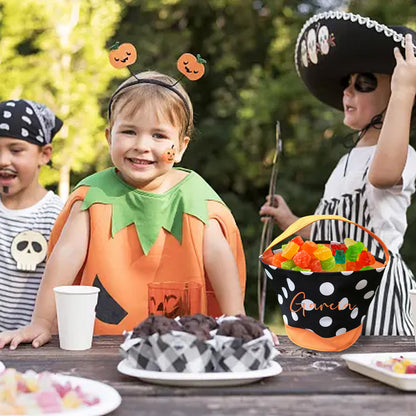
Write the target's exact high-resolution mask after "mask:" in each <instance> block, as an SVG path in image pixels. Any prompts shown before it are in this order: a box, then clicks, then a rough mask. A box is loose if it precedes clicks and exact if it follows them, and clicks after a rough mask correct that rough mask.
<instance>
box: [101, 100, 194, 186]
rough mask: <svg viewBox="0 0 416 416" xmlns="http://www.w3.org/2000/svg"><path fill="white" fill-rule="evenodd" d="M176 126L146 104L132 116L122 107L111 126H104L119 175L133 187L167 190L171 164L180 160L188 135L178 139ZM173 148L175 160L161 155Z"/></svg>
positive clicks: (170, 176) (112, 158)
mask: <svg viewBox="0 0 416 416" xmlns="http://www.w3.org/2000/svg"><path fill="white" fill-rule="evenodd" d="M179 133H180V129H179V127H177V126H175V125H174V124H172V121H171V120H169V119H168V118H167V117H165V116H164V115H163V114H158V113H157V112H156V111H155V110H154V109H153V108H152V107H151V104H149V105H145V104H144V105H142V106H141V107H139V109H138V110H137V111H136V112H135V113H133V114H132V115H130V114H128V110H126V108H123V109H121V110H120V111H119V112H118V114H117V117H116V118H115V120H114V123H113V125H112V127H111V129H110V128H109V127H108V128H107V129H106V137H107V141H108V143H109V146H110V156H111V160H112V161H113V164H114V166H115V167H116V168H117V170H118V174H119V175H120V177H121V178H122V179H123V180H124V181H125V182H127V183H128V184H129V185H131V186H134V187H135V188H138V189H141V190H144V191H148V192H153V193H162V192H165V191H166V190H168V189H170V187H171V186H170V184H171V183H172V182H174V181H171V178H172V172H173V171H172V166H173V163H174V162H176V163H178V162H180V160H181V158H182V155H183V153H184V151H185V149H186V147H187V145H188V142H189V137H185V138H183V139H182V140H180V138H179ZM172 145H173V149H174V153H175V156H174V160H173V161H171V162H170V161H167V160H166V157H164V156H163V155H164V154H165V152H166V151H167V150H168V149H172Z"/></svg>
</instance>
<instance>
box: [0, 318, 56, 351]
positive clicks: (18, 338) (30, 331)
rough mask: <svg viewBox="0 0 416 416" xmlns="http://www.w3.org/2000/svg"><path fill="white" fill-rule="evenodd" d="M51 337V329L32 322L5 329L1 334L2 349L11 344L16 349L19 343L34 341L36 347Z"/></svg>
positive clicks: (0, 347) (0, 346)
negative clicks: (13, 328)
mask: <svg viewBox="0 0 416 416" xmlns="http://www.w3.org/2000/svg"><path fill="white" fill-rule="evenodd" d="M50 339H51V331H50V329H49V328H47V327H46V326H44V325H41V324H36V323H32V324H30V325H29V326H24V327H22V328H19V329H16V330H14V331H5V332H2V333H1V334H0V349H2V348H4V347H5V346H6V345H7V344H10V349H11V350H15V349H16V348H17V346H18V345H19V344H21V343H22V342H23V343H29V342H31V343H32V346H33V347H34V348H38V347H40V346H42V345H43V344H46V343H47V342H48V341H49V340H50Z"/></svg>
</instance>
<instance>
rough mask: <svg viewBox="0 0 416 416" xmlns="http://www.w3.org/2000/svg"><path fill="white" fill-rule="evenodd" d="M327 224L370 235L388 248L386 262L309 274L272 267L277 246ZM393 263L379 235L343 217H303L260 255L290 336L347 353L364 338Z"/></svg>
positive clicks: (312, 346)
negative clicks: (367, 319) (386, 271)
mask: <svg viewBox="0 0 416 416" xmlns="http://www.w3.org/2000/svg"><path fill="white" fill-rule="evenodd" d="M321 220H340V221H345V222H349V223H351V224H354V225H356V226H357V227H359V228H361V229H363V230H364V231H366V232H367V233H368V234H370V235H371V236H372V237H373V238H374V239H375V240H376V241H377V242H378V243H379V244H380V246H381V247H382V248H383V250H384V255H385V261H384V263H380V260H379V259H376V260H377V261H378V262H379V263H378V264H380V267H378V268H376V269H372V270H359V271H345V272H305V271H296V270H286V269H281V268H278V267H276V266H273V265H271V264H270V263H269V261H270V259H271V257H272V256H273V253H274V252H275V251H276V250H272V248H276V247H275V246H276V245H277V244H278V243H280V242H282V241H283V240H285V239H286V238H288V237H290V236H292V235H293V234H296V232H298V231H299V230H301V229H302V228H304V227H306V226H308V225H310V224H312V223H313V222H315V221H321ZM388 260H389V254H388V250H387V248H386V246H385V244H384V243H383V241H382V240H381V239H380V238H379V237H377V236H376V235H375V234H374V233H372V232H371V231H369V230H367V229H366V228H364V227H362V226H361V225H358V224H356V223H354V222H352V221H350V220H347V219H346V218H344V217H340V216H338V215H311V216H308V217H302V218H300V219H299V220H297V221H296V222H295V223H293V224H292V225H291V226H290V227H288V228H287V229H286V230H285V232H283V233H282V234H281V235H280V236H278V237H277V238H276V239H275V240H274V241H273V242H272V243H271V244H270V246H269V247H268V248H267V249H266V250H265V251H264V253H263V254H262V255H261V256H260V261H261V263H262V265H263V268H264V270H265V273H266V275H267V277H268V278H269V282H270V283H271V285H272V287H273V288H274V290H275V291H276V294H277V300H278V302H279V304H280V308H281V311H282V315H283V320H284V323H285V328H286V332H287V335H288V337H289V338H290V339H291V341H292V342H294V343H295V344H297V345H299V346H300V347H304V348H309V349H314V350H318V351H342V350H344V349H346V348H348V347H350V346H351V345H353V344H354V342H355V341H356V340H357V339H358V338H359V336H360V335H361V330H362V322H363V320H364V318H365V316H366V314H367V311H368V307H369V306H370V303H371V301H372V299H373V297H374V295H375V293H376V290H377V288H378V286H379V284H380V281H381V278H382V276H383V271H384V268H385V267H386V265H387V262H388Z"/></svg>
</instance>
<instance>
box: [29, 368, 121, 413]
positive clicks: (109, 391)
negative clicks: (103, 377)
mask: <svg viewBox="0 0 416 416" xmlns="http://www.w3.org/2000/svg"><path fill="white" fill-rule="evenodd" d="M53 378H54V379H55V380H56V381H58V382H59V383H66V382H67V381H69V382H70V383H71V387H73V388H75V387H77V386H79V387H80V388H81V391H82V392H84V393H88V394H92V395H93V396H95V397H98V398H99V399H100V402H99V403H97V404H95V405H93V406H88V407H84V408H82V409H75V410H68V411H65V412H60V413H48V414H47V416H102V415H106V414H108V413H110V412H111V411H113V410H114V409H116V408H117V407H118V406H120V403H121V396H120V394H119V393H118V391H117V390H115V389H114V388H113V387H111V386H109V385H108V384H104V383H101V382H99V381H94V380H90V379H87V378H81V377H73V376H64V375H61V374H54V376H53ZM24 416H25V415H24Z"/></svg>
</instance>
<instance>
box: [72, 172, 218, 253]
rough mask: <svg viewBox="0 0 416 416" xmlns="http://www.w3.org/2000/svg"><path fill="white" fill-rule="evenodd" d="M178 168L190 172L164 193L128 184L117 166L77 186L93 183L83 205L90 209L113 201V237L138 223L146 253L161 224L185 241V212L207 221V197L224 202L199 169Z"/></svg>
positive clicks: (84, 180)
mask: <svg viewBox="0 0 416 416" xmlns="http://www.w3.org/2000/svg"><path fill="white" fill-rule="evenodd" d="M177 169H180V170H183V171H185V172H189V174H188V175H187V176H186V177H185V178H184V179H183V180H182V181H181V182H179V183H178V184H177V185H175V186H174V187H172V188H171V189H169V191H167V192H165V193H163V194H154V193H151V192H145V191H142V190H140V189H137V188H134V187H132V186H130V185H128V184H127V183H125V182H124V181H123V180H122V179H121V178H120V177H119V176H118V175H117V173H116V170H115V168H109V169H106V170H104V171H102V172H98V173H95V174H93V175H91V176H88V177H87V178H85V179H83V180H82V181H81V182H80V183H79V184H78V185H77V186H76V188H78V187H80V186H89V187H90V189H89V190H88V192H87V194H86V195H85V199H84V202H83V204H82V209H88V208H89V207H90V206H91V205H93V204H110V205H112V209H113V210H112V219H111V235H112V237H114V234H116V233H117V231H119V230H121V229H123V228H124V227H127V226H128V225H130V224H134V225H135V226H136V230H137V236H138V238H139V241H140V244H141V245H142V248H143V252H144V253H145V255H147V254H148V252H149V251H150V249H151V248H152V246H153V244H154V242H155V241H156V239H157V236H158V235H159V232H160V228H161V227H163V228H164V229H165V230H166V231H168V232H170V233H171V234H172V235H173V236H174V237H175V238H176V239H177V240H178V241H179V243H181V241H182V218H183V214H184V213H186V214H189V215H192V216H194V217H196V218H198V219H199V220H201V221H202V222H203V223H204V224H206V223H207V221H208V208H207V203H206V201H208V200H212V201H218V202H221V203H224V202H223V201H222V200H221V198H220V197H219V196H218V194H217V193H216V192H215V191H214V190H213V189H212V188H211V187H210V186H209V185H208V184H207V183H206V182H205V180H204V179H202V178H201V176H199V175H198V174H197V173H195V172H193V171H191V170H188V169H183V168H177Z"/></svg>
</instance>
